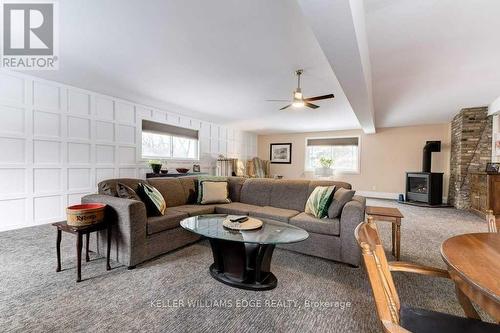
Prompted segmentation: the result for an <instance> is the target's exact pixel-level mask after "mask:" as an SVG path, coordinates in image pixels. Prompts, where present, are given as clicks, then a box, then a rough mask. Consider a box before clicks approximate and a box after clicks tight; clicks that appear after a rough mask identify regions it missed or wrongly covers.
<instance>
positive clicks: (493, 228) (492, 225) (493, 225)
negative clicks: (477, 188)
mask: <svg viewBox="0 0 500 333" xmlns="http://www.w3.org/2000/svg"><path fill="white" fill-rule="evenodd" d="M486 221H487V222H488V231H489V232H498V226H497V221H496V217H495V215H493V211H492V210H489V211H487V212H486Z"/></svg>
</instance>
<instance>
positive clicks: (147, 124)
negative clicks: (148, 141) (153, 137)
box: [142, 120, 198, 140]
mask: <svg viewBox="0 0 500 333" xmlns="http://www.w3.org/2000/svg"><path fill="white" fill-rule="evenodd" d="M142 131H143V132H149V133H156V134H170V135H172V136H178V137H183V138H189V139H195V140H198V131H196V130H192V129H189V128H183V127H177V126H173V125H168V124H162V123H157V122H154V121H149V120H143V121H142Z"/></svg>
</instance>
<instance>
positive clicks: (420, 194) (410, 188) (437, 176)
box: [406, 141, 443, 205]
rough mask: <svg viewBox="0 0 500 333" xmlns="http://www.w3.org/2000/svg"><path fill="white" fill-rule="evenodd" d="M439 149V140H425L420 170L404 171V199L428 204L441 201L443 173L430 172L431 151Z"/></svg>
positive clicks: (440, 202) (439, 203)
mask: <svg viewBox="0 0 500 333" xmlns="http://www.w3.org/2000/svg"><path fill="white" fill-rule="evenodd" d="M440 151H441V141H427V143H426V145H425V146H424V152H423V158H422V172H407V173H406V201H417V202H423V203H427V204H429V205H441V204H442V203H443V173H442V172H431V162H432V153H433V152H440Z"/></svg>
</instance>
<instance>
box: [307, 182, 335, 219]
mask: <svg viewBox="0 0 500 333" xmlns="http://www.w3.org/2000/svg"><path fill="white" fill-rule="evenodd" d="M334 190H335V186H317V187H316V188H315V189H314V190H313V191H312V193H311V195H310V196H309V198H308V199H307V202H306V209H305V212H306V213H307V214H311V215H313V216H315V217H317V218H320V219H322V218H323V217H326V216H327V215H328V206H330V202H331V201H332V194H333V191H334Z"/></svg>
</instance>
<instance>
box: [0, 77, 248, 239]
mask: <svg viewBox="0 0 500 333" xmlns="http://www.w3.org/2000/svg"><path fill="white" fill-rule="evenodd" d="M143 119H147V120H153V121H158V122H163V123H167V124H172V125H175V126H181V127H185V128H190V129H194V130H198V131H199V138H200V160H199V161H182V160H179V161H176V160H169V161H168V168H169V169H170V170H171V171H174V169H175V168H177V167H186V168H192V165H193V164H199V165H200V166H201V170H202V171H203V172H206V173H210V174H214V171H215V165H216V163H215V160H216V159H217V157H218V155H220V154H223V155H225V156H227V157H234V158H242V159H247V158H251V157H254V156H256V154H257V144H256V143H257V136H256V135H255V134H252V133H248V132H243V131H240V130H237V129H233V128H229V127H226V126H222V125H220V124H213V123H210V122H207V121H203V120H199V119H194V118H190V117H187V116H184V115H181V114H178V113H176V112H175V111H174V110H160V109H157V108H153V107H149V106H146V105H141V104H136V103H133V102H131V101H126V100H122V99H119V98H115V97H112V96H106V95H102V94H99V93H96V92H92V91H88V90H84V89H80V88H77V87H72V86H67V85H64V84H60V83H57V82H53V81H48V80H42V79H39V78H36V77H33V76H30V75H25V74H21V73H14V72H8V71H4V70H0V151H1V152H2V153H1V154H0V183H1V184H2V188H1V189H0V231H2V230H8V229H14V228H20V227H26V226H31V225H36V224H42V223H49V222H55V221H59V220H63V219H65V208H66V207H67V206H68V205H70V204H75V203H79V202H80V199H81V197H82V196H83V195H86V194H88V193H95V192H96V190H97V189H96V185H97V183H98V182H99V181H102V180H105V179H109V178H113V177H141V178H144V177H145V176H146V173H147V172H150V168H149V166H148V165H147V161H145V160H143V159H142V156H141V124H142V120H143Z"/></svg>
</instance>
